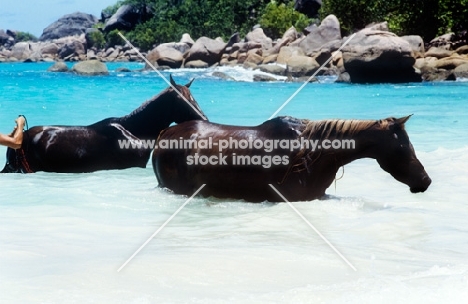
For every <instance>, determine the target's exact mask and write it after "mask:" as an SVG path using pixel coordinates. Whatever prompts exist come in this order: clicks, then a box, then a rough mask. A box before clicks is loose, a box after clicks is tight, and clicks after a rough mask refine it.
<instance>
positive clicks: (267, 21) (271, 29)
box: [260, 0, 312, 38]
mask: <svg viewBox="0 0 468 304" xmlns="http://www.w3.org/2000/svg"><path fill="white" fill-rule="evenodd" d="M311 22H312V20H311V19H309V18H308V17H307V16H306V15H304V14H301V13H299V12H297V11H296V10H295V9H294V1H289V2H288V3H287V4H285V3H278V2H277V1H274V0H273V1H270V3H268V4H267V6H266V7H265V10H264V11H263V14H262V16H261V17H260V26H261V27H262V28H263V30H264V31H265V34H266V35H268V36H270V37H272V38H277V37H281V36H282V35H283V34H284V32H286V30H287V29H289V28H290V27H291V26H294V27H295V28H296V29H297V30H298V31H302V30H303V29H304V28H305V27H307V26H308V25H309V24H311Z"/></svg>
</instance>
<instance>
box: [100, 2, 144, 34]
mask: <svg viewBox="0 0 468 304" xmlns="http://www.w3.org/2000/svg"><path fill="white" fill-rule="evenodd" d="M151 16H152V14H151V12H150V10H149V9H148V8H147V7H146V6H141V7H136V6H133V5H128V4H125V5H122V6H121V7H119V9H118V10H117V12H115V14H114V15H112V17H110V18H109V19H108V20H107V21H106V24H105V26H104V32H106V33H107V32H110V31H112V30H115V29H118V30H131V29H133V28H134V27H135V25H137V24H138V23H141V22H145V21H146V20H148V19H149V18H150V17H151Z"/></svg>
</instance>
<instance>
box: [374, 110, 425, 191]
mask: <svg viewBox="0 0 468 304" xmlns="http://www.w3.org/2000/svg"><path fill="white" fill-rule="evenodd" d="M410 117H411V115H409V116H406V117H402V118H398V119H396V118H387V119H385V120H383V121H381V123H380V128H382V129H384V133H383V134H384V135H383V136H379V137H380V138H379V139H378V141H379V142H380V144H379V145H378V149H379V151H377V153H376V156H377V157H376V159H377V162H378V163H379V165H380V167H381V168H382V169H383V170H385V171H387V172H388V173H390V174H391V175H392V176H393V177H394V178H395V179H396V180H398V181H400V182H402V183H404V184H406V185H408V186H409V187H410V190H411V192H413V193H417V192H424V191H426V189H427V188H428V187H429V185H430V184H431V179H430V178H429V175H427V173H426V171H425V170H424V166H423V165H422V164H421V162H420V161H419V160H418V158H417V157H416V153H415V152H414V149H413V145H412V144H411V142H410V140H409V137H408V134H407V133H406V131H405V123H406V122H407V121H408V119H409V118H410ZM379 133H380V132H379ZM380 134H381V135H382V133H380Z"/></svg>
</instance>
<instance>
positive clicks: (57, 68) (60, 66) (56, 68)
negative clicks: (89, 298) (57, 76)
mask: <svg viewBox="0 0 468 304" xmlns="http://www.w3.org/2000/svg"><path fill="white" fill-rule="evenodd" d="M47 71H49V72H68V66H67V65H66V64H65V62H63V61H59V62H56V63H54V64H53V65H52V66H51V67H50V68H48V69H47Z"/></svg>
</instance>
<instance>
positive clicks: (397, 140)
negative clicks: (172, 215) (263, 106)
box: [152, 116, 431, 202]
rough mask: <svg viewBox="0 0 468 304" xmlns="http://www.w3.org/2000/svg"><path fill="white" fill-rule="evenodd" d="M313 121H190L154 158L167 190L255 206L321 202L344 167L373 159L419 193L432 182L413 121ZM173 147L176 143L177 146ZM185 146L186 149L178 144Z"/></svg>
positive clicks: (170, 134)
mask: <svg viewBox="0 0 468 304" xmlns="http://www.w3.org/2000/svg"><path fill="white" fill-rule="evenodd" d="M409 117H410V116H408V117H403V118H399V119H396V118H387V119H383V120H341V119H332V120H322V121H310V120H306V119H296V118H292V117H278V118H275V119H272V120H268V121H266V122H264V123H263V124H261V125H259V126H256V127H240V126H227V125H220V124H214V123H209V122H205V121H189V122H185V123H182V124H179V125H177V126H173V127H170V128H168V129H166V130H164V131H163V132H162V133H161V135H160V136H159V139H158V146H159V148H157V149H155V150H154V153H153V158H152V162H153V169H154V172H155V174H156V177H157V179H158V182H159V185H160V186H161V187H166V188H168V189H170V190H172V191H173V192H174V193H176V194H185V195H192V194H193V193H194V192H195V191H196V190H197V189H199V188H200V187H201V186H202V185H203V184H206V186H205V187H204V188H203V189H202V190H201V191H200V194H201V195H203V196H214V197H219V198H234V199H244V200H247V201H252V202H260V201H265V200H268V201H272V202H278V201H283V199H282V198H281V197H280V196H279V195H278V194H277V193H276V192H275V191H274V190H273V189H272V188H271V187H270V186H269V184H271V185H273V186H274V187H275V188H276V189H277V190H278V191H279V192H280V193H281V194H283V195H284V197H285V198H286V199H288V200H290V201H305V200H313V199H317V198H321V197H323V196H324V195H325V191H326V189H327V188H328V187H329V186H330V185H331V184H332V183H333V181H334V180H335V178H336V174H337V172H338V170H339V168H340V167H342V166H345V165H346V164H348V163H350V162H352V161H354V160H356V159H360V158H373V159H375V160H377V162H378V164H379V165H380V167H381V168H382V169H383V170H385V171H386V172H388V173H390V174H391V175H392V176H393V177H394V178H395V179H396V180H397V181H400V182H402V183H404V184H406V185H408V186H409V188H410V190H411V192H413V193H416V192H424V191H425V190H426V189H427V188H428V187H429V185H430V184H431V179H430V178H429V176H428V174H427V173H426V171H425V170H424V167H423V165H422V164H421V162H420V161H419V160H418V159H417V157H416V154H415V151H414V149H413V146H412V144H411V142H410V140H409V137H408V134H407V133H406V131H405V123H406V122H407V120H408V119H409ZM169 144H170V145H169ZM177 145H178V146H177Z"/></svg>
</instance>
